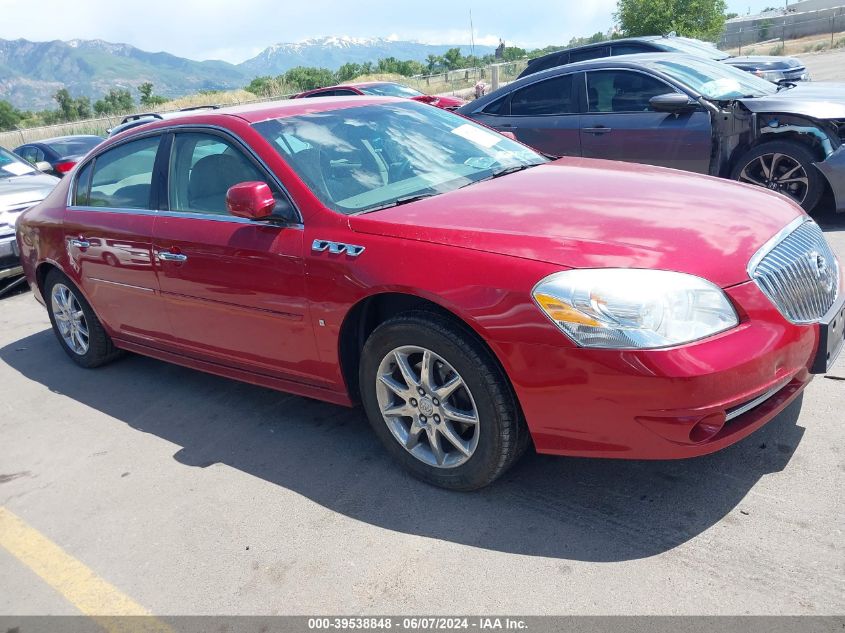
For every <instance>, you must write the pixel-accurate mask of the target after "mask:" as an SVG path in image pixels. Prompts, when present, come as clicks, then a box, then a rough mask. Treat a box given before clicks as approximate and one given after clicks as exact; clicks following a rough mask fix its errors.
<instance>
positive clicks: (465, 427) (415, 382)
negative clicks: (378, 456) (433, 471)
mask: <svg viewBox="0 0 845 633" xmlns="http://www.w3.org/2000/svg"><path fill="white" fill-rule="evenodd" d="M376 394H377V397H378V402H379V407H380V410H381V414H382V417H383V418H384V421H385V423H386V424H387V427H388V428H389V429H390V432H391V433H392V434H393V437H394V438H395V439H396V441H397V442H399V444H401V445H402V446H403V447H404V448H405V450H407V451H408V452H409V453H411V455H413V456H414V457H416V458H417V459H418V460H420V461H421V462H423V463H425V464H427V465H429V466H434V467H436V468H455V467H457V466H460V465H462V464H464V463H466V462H467V461H468V460H469V459H470V458H471V457H472V455H473V453H474V452H475V449H476V448H477V447H478V438H479V431H480V428H479V417H478V408H477V407H476V406H475V400H474V399H473V397H472V394H471V393H470V391H469V388H468V386H467V384H466V383H465V382H464V380H463V378H462V377H461V376H460V374H458V372H457V371H456V370H455V368H454V367H452V365H451V364H449V362H448V361H446V360H445V359H444V358H442V357H441V356H439V355H437V354H436V353H434V352H432V351H431V350H428V349H425V348H424V347H418V346H403V347H398V348H396V349H394V350H393V351H391V352H390V353H388V354H387V355H386V356H385V357H384V359H383V360H382V361H381V364H380V365H379V369H378V374H377V376H376Z"/></svg>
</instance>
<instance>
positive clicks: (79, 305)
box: [44, 269, 122, 369]
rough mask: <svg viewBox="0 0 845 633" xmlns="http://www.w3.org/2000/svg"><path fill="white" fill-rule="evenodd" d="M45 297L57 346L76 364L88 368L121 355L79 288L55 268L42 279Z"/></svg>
mask: <svg viewBox="0 0 845 633" xmlns="http://www.w3.org/2000/svg"><path fill="white" fill-rule="evenodd" d="M44 300H45V303H46V304H47V313H48V314H49V315H50V323H51V324H52V325H53V333H54V334H55V335H56V338H57V339H58V341H59V345H61V346H62V349H63V350H64V351H65V353H66V354H67V355H68V356H69V357H70V359H71V360H72V361H73V362H75V363H76V364H77V365H79V366H80V367H85V368H86V369H91V368H94V367H99V366H100V365H104V364H106V363H108V362H111V361H112V360H114V359H116V358H118V357H119V356H121V355H122V352H121V351H120V350H119V349H117V348H116V347H115V346H114V343H112V340H111V338H109V335H108V334H106V331H105V329H104V328H103V325H102V323H100V320H99V319H98V318H97V315H96V314H94V310H93V309H92V308H91V306H90V304H89V303H88V302H87V301H86V300H85V297H83V296H82V293H81V292H80V291H79V289H78V288H77V287H76V286H75V285H74V284H73V282H72V281H71V280H70V279H68V278H67V276H66V275H64V274H62V273H61V272H59V271H58V270H56V269H53V270H51V271H50V272H49V273H47V278H46V279H45V280H44Z"/></svg>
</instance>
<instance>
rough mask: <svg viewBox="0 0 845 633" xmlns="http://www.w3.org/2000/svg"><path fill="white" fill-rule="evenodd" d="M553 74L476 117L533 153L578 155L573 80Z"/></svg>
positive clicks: (568, 76) (576, 115)
mask: <svg viewBox="0 0 845 633" xmlns="http://www.w3.org/2000/svg"><path fill="white" fill-rule="evenodd" d="M577 76H578V75H577V74H565V75H557V76H555V77H551V78H549V79H543V80H540V81H536V82H534V83H532V84H529V85H527V86H525V87H522V88H519V89H518V90H516V91H514V92H513V93H511V94H510V96H508V97H506V98H505V99H504V100H500V101H496V102H494V103H492V104H491V105H490V106H488V107H487V108H485V110H484V111H483V112H481V113H479V115H476V116H477V118H478V120H479V121H480V122H482V123H484V124H486V125H489V126H491V127H494V128H496V129H497V130H501V131H503V132H510V133H512V134H513V135H514V136H515V137H516V138H517V139H518V140H520V141H522V142H523V143H525V144H526V145H529V146H531V147H533V148H534V149H536V150H539V151H541V152H545V153H547V154H552V155H554V156H579V155H580V153H581V141H580V127H581V126H580V115H579V114H578V105H577V103H578V100H577V92H576V90H575V81H576V80H575V77H577Z"/></svg>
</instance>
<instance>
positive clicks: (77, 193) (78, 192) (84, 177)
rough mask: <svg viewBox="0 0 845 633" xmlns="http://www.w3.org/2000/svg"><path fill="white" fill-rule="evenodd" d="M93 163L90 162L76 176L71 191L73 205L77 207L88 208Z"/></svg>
mask: <svg viewBox="0 0 845 633" xmlns="http://www.w3.org/2000/svg"><path fill="white" fill-rule="evenodd" d="M93 167H94V161H90V162H89V163H88V164H87V165H85V167H83V168H82V171H80V172H79V174H78V175H77V176H76V185H75V186H74V190H73V204H74V205H75V206H79V207H87V206H88V194H89V192H90V190H91V171H92V169H93Z"/></svg>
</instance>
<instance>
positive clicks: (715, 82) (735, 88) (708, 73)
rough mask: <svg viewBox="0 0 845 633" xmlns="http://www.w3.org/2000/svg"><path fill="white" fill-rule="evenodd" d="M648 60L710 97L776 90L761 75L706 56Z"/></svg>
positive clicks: (757, 94)
mask: <svg viewBox="0 0 845 633" xmlns="http://www.w3.org/2000/svg"><path fill="white" fill-rule="evenodd" d="M651 64H652V65H653V67H654V68H656V69H657V70H659V71H661V72H663V73H665V74H666V75H668V76H669V77H672V78H673V79H675V80H676V81H678V82H680V83H681V84H684V85H686V86H688V87H689V88H691V89H692V90H694V91H695V92H698V93H699V94H701V95H702V96H704V97H706V98H707V99H712V100H714V101H725V100H728V99H740V98H743V97H745V98H747V97H764V96H766V95H771V94H774V93H775V92H777V86H776V85H775V84H773V83H771V82H769V81H766V80H765V79H760V78H759V77H755V76H754V75H752V74H751V73H747V72H745V71H742V70H739V69H738V68H734V67H733V66H729V65H727V64H721V63H719V62H711V61H708V60H706V59H693V58H691V57H684V58H683V59H676V58H673V59H662V60H660V61H656V62H651Z"/></svg>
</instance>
